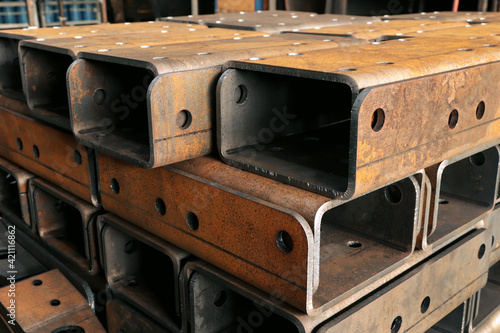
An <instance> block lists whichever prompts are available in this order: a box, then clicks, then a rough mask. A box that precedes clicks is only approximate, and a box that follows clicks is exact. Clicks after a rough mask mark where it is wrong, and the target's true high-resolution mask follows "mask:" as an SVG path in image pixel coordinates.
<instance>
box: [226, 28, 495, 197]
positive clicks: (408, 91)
mask: <svg viewBox="0 0 500 333" xmlns="http://www.w3.org/2000/svg"><path fill="white" fill-rule="evenodd" d="M499 56H500V48H498V47H489V45H486V44H485V40H475V39H469V40H454V39H451V38H449V39H447V38H434V39H432V38H420V39H419V38H415V39H403V40H402V41H399V40H394V41H386V42H383V43H376V44H369V45H356V46H349V47H343V48H338V49H329V50H328V49H327V50H319V51H311V52H304V53H303V54H302V55H301V56H297V57H283V56H280V57H273V58H266V59H264V60H261V61H257V62H249V61H231V62H229V63H228V64H226V66H225V68H236V69H243V70H253V71H255V72H257V73H258V72H267V73H276V74H279V75H281V76H280V77H283V78H286V77H290V76H295V77H297V76H299V77H300V76H302V77H305V78H315V77H317V78H318V80H319V79H321V80H324V81H326V80H328V81H332V82H340V83H344V84H346V85H347V87H349V89H350V90H351V92H352V94H353V100H354V99H356V102H355V103H354V106H353V109H352V110H353V112H354V113H352V115H353V116H354V117H353V118H351V129H350V131H353V132H352V133H350V135H351V142H352V143H351V144H350V145H352V146H351V147H350V149H351V150H350V153H349V154H350V156H349V170H351V171H350V172H352V173H351V175H352V176H349V178H348V184H347V187H348V189H347V190H345V189H343V188H342V187H340V186H338V187H337V189H335V186H337V185H335V186H334V187H333V188H332V187H331V188H330V189H328V187H325V186H323V185H324V184H320V185H321V186H319V187H316V186H310V184H307V188H308V189H310V190H314V191H318V193H323V194H325V193H328V194H327V195H328V196H332V197H342V198H348V197H351V196H353V195H359V194H362V193H366V192H368V191H370V190H373V189H375V188H378V187H381V186H384V185H385V184H387V183H391V182H394V181H395V180H397V179H401V178H403V177H406V176H408V175H410V174H413V173H415V172H416V171H417V170H420V169H421V168H422V167H427V166H430V165H432V164H435V163H437V162H440V161H442V160H443V159H447V158H449V157H451V156H454V155H457V154H460V153H463V152H465V151H467V150H470V149H472V148H474V147H478V146H480V145H482V144H485V143H488V142H491V141H494V140H496V139H498V138H499V134H498V133H499V126H500V121H499V116H500V109H499V101H498V100H497V98H496V95H497V92H498V89H499V87H498V82H499V79H500V64H499V63H497V61H498V59H499ZM471 66H472V67H471ZM440 73H442V74H440ZM437 74H439V75H437ZM234 84H237V83H234ZM471 85H473V86H474V87H475V89H474V91H473V92H472V93H471V90H470V89H468V87H470V86H471ZM228 89H229V88H228ZM233 89H234V88H233ZM415 92H418V93H415ZM422 95H425V96H427V98H421V96H422ZM443 96H444V97H443ZM481 101H482V102H484V103H485V105H487V110H488V111H486V112H485V113H484V116H482V118H480V119H478V116H476V110H477V108H478V107H479V104H480V103H481ZM264 108H265V107H264ZM453 109H457V110H458V113H459V120H458V124H457V125H456V127H454V126H451V125H450V124H449V122H450V121H451V120H450V113H451V112H452V110H453ZM233 110H236V109H235V108H234V107H232V108H231V107H228V108H227V111H224V109H222V110H221V114H222V113H223V111H224V112H235V111H233ZM378 110H382V112H383V119H384V121H385V122H384V123H383V125H382V126H381V128H378V129H377V130H374V126H376V125H377V124H376V123H374V119H377V118H374V117H375V116H374V114H375V113H377V114H379V113H380V111H378ZM255 112H257V110H255ZM290 112H292V111H290ZM240 116H241V115H240ZM350 116H351V115H350V114H349V115H348V116H347V117H350ZM241 117H243V116H241ZM241 117H240V118H241ZM244 119H247V118H244ZM346 119H348V118H346ZM247 120H248V119H247ZM218 121H219V124H220V126H221V128H227V127H228V124H226V122H231V121H232V120H231V118H230V116H229V115H227V116H222V118H221V116H218ZM239 121H243V120H241V119H240V120H239ZM452 127H453V128H452ZM250 128H251V127H250ZM231 133H232V132H231ZM234 133H237V132H234ZM234 133H232V134H231V135H233V136H234V135H236V136H237V135H238V134H234ZM219 135H220V136H221V137H222V138H224V137H226V138H227V137H228V136H227V135H228V134H227V133H219ZM353 135H355V136H353ZM226 140H227V139H226ZM219 145H221V146H222V147H223V148H220V149H221V153H222V154H223V156H224V158H225V160H226V162H228V163H232V164H235V165H236V164H237V165H238V166H239V167H243V168H245V169H246V170H250V171H253V172H258V173H260V174H263V175H265V176H267V177H279V179H280V180H281V181H284V182H287V181H288V180H287V179H286V175H284V176H283V177H282V176H280V175H278V176H276V173H277V171H276V170H271V171H273V172H274V174H275V175H274V176H273V175H270V174H269V172H266V171H265V170H264V171H262V170H260V169H259V165H258V163H255V161H254V160H252V161H251V162H248V165H247V164H245V163H247V162H244V163H243V162H241V163H240V162H238V161H234V160H232V159H231V154H229V155H227V156H225V154H227V152H229V151H230V150H231V149H233V148H237V147H230V148H228V147H229V146H227V145H231V141H226V142H225V143H220V142H219ZM221 146H219V147H221ZM252 163H255V164H256V165H253V164H252ZM256 167H257V169H256ZM278 173H279V172H278ZM346 179H347V177H346ZM315 181H316V180H315ZM320 182H321V181H320ZM313 185H314V184H313ZM330 185H331V184H330ZM300 186H302V187H305V186H306V185H305V184H301V185H300ZM325 191H326V192H325Z"/></svg>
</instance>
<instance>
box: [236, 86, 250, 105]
mask: <svg viewBox="0 0 500 333" xmlns="http://www.w3.org/2000/svg"><path fill="white" fill-rule="evenodd" d="M247 99H248V89H247V87H246V86H244V85H241V84H240V85H239V86H237V87H236V89H235V90H234V100H235V101H236V104H239V105H241V104H243V103H245V102H246V101H247Z"/></svg>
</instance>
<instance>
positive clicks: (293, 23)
mask: <svg viewBox="0 0 500 333" xmlns="http://www.w3.org/2000/svg"><path fill="white" fill-rule="evenodd" d="M164 20H166V21H174V22H175V21H177V22H192V23H200V24H206V25H207V26H209V27H219V28H226V29H245V30H255V31H261V32H267V33H280V32H283V31H295V30H297V29H314V28H317V27H331V26H339V25H350V24H356V23H365V22H377V21H380V19H379V18H375V17H368V16H353V15H337V14H315V13H307V12H306V13H303V12H271V13H268V12H267V11H266V12H254V13H248V12H241V14H240V13H234V14H213V15H199V16H191V17H173V18H165V19H164Z"/></svg>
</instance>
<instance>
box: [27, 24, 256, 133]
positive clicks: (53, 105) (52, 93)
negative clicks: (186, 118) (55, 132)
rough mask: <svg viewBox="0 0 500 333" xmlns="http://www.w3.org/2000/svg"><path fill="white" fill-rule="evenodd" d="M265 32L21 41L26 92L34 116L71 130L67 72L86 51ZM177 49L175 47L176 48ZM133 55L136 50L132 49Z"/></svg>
mask: <svg viewBox="0 0 500 333" xmlns="http://www.w3.org/2000/svg"><path fill="white" fill-rule="evenodd" d="M262 35H263V33H258V32H252V31H242V30H227V29H210V30H207V29H199V30H197V29H187V28H186V29H183V30H181V29H173V30H167V29H165V30H161V31H154V32H142V33H123V34H117V35H100V36H85V37H84V36H79V37H80V38H57V39H45V40H42V41H39V40H36V39H32V40H25V41H21V42H20V46H19V57H20V62H21V71H22V80H23V87H24V88H23V90H24V93H25V95H26V99H27V103H28V105H29V107H30V110H31V111H32V115H33V116H34V117H37V118H40V119H43V120H45V121H47V122H50V123H52V124H55V125H57V126H59V127H63V128H66V129H70V128H71V127H70V121H69V107H68V99H67V96H68V93H67V88H66V72H67V70H68V68H69V66H70V65H71V63H72V62H73V61H74V60H75V59H76V58H77V57H78V54H79V53H80V52H82V51H85V52H109V51H110V50H120V49H134V48H138V49H140V48H151V47H155V46H157V45H162V48H169V47H171V46H170V44H179V43H190V42H202V41H208V40H220V39H232V38H245V37H256V36H262ZM172 47H173V46H172ZM131 52H132V53H133V50H131ZM93 98H94V101H95V102H96V103H99V102H102V103H103V102H104V101H105V100H106V98H107V96H106V95H104V93H103V95H102V96H99V93H95V94H94V95H93Z"/></svg>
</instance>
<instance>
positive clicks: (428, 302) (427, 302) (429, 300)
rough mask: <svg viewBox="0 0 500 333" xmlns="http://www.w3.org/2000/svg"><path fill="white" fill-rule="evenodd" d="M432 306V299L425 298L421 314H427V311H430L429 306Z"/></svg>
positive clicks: (421, 305) (421, 306)
mask: <svg viewBox="0 0 500 333" xmlns="http://www.w3.org/2000/svg"><path fill="white" fill-rule="evenodd" d="M430 305H431V298H430V297H429V296H427V297H426V298H424V300H423V301H422V304H420V312H421V313H426V312H427V310H429V306H430Z"/></svg>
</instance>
